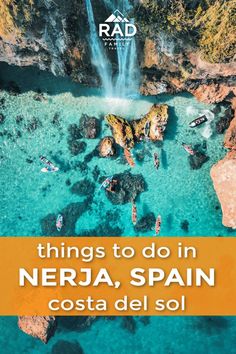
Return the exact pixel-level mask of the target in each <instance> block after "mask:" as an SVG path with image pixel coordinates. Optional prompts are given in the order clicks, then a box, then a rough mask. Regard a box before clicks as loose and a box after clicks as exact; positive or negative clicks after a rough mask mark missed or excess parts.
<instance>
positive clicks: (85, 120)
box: [79, 114, 100, 139]
mask: <svg viewBox="0 0 236 354" xmlns="http://www.w3.org/2000/svg"><path fill="white" fill-rule="evenodd" d="M79 129H80V132H81V134H82V136H83V137H84V138H86V139H95V138H97V136H98V135H99V134H100V121H99V120H98V119H97V118H95V117H89V116H87V115H86V114H83V115H82V116H81V118H80V122H79Z"/></svg>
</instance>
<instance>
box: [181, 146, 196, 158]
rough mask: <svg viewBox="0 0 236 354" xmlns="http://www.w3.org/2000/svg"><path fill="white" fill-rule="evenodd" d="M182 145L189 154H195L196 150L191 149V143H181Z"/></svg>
mask: <svg viewBox="0 0 236 354" xmlns="http://www.w3.org/2000/svg"><path fill="white" fill-rule="evenodd" d="M182 146H183V148H184V150H185V151H187V152H188V153H189V154H190V155H195V154H196V151H194V150H193V148H192V146H191V145H188V144H185V143H182Z"/></svg>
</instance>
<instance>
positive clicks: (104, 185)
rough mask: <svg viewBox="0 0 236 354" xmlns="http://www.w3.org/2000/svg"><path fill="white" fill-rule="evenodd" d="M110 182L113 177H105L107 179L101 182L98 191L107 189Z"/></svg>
mask: <svg viewBox="0 0 236 354" xmlns="http://www.w3.org/2000/svg"><path fill="white" fill-rule="evenodd" d="M112 180H113V176H111V177H107V178H106V179H105V181H103V182H102V184H101V186H100V189H101V188H104V189H106V188H107V187H109V184H110V183H111V182H112Z"/></svg>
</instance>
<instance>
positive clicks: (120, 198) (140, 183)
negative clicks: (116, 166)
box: [101, 172, 146, 204]
mask: <svg viewBox="0 0 236 354" xmlns="http://www.w3.org/2000/svg"><path fill="white" fill-rule="evenodd" d="M103 180H104V178H101V182H102V181H103ZM114 180H117V184H116V186H115V188H114V193H111V192H108V191H106V195H107V198H108V199H109V200H110V201H111V202H112V203H113V204H126V203H130V202H132V201H134V200H135V199H136V198H137V197H138V195H139V194H140V193H142V192H144V191H145V188H146V184H145V180H144V178H143V176H142V175H141V174H139V175H133V174H131V173H129V172H124V173H120V174H117V175H114Z"/></svg>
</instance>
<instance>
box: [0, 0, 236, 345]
mask: <svg viewBox="0 0 236 354" xmlns="http://www.w3.org/2000/svg"><path fill="white" fill-rule="evenodd" d="M190 3H191V2H187V1H186V2H184V1H183V0H181V1H168V0H167V1H160V4H158V2H156V1H154V0H153V1H151V0H136V1H134V4H135V6H134V9H133V16H134V18H135V21H136V23H137V26H138V30H139V33H140V34H139V35H138V42H139V57H138V61H139V64H140V67H141V79H140V93H141V94H142V95H152V96H156V95H159V94H162V93H170V94H175V93H179V92H189V93H191V94H192V95H194V96H195V97H196V99H197V100H199V101H201V102H205V103H209V104H210V103H216V104H217V103H222V102H226V103H228V104H230V105H231V107H232V110H233V112H234V118H233V119H232V120H231V122H230V125H229V127H228V129H227V131H226V134H225V140H224V147H225V148H226V149H228V152H227V154H226V157H225V158H224V159H223V160H221V161H219V162H218V163H217V164H216V165H214V166H213V167H212V169H211V177H212V180H213V183H214V188H215V190H216V193H217V196H218V198H219V201H220V203H221V207H222V212H223V224H224V225H225V226H226V227H230V228H233V229H236V195H235V191H236V177H235V176H236V62H235V55H236V53H235V39H232V37H233V36H232V33H233V34H234V37H235V28H234V29H233V21H232V17H231V16H232V11H233V3H234V1H232V0H231V1H229V2H228V7H225V6H224V1H215V2H213V3H212V5H211V4H210V5H206V3H205V2H203V1H202V2H201V1H200V2H197V3H198V6H197V5H196V6H194V5H191V4H190ZM209 3H211V2H209ZM0 6H1V7H0V8H1V11H2V14H3V15H2V16H1V18H2V19H1V21H0V61H1V62H6V63H8V64H10V65H17V66H22V67H24V66H36V67H38V68H39V69H40V70H45V71H50V72H52V73H53V74H54V75H56V76H68V77H70V78H71V79H72V80H74V81H76V82H79V83H82V84H85V85H89V86H94V87H98V86H99V85H100V81H99V77H98V75H97V74H96V71H95V69H94V67H93V65H92V63H91V55H90V49H89V43H88V38H87V33H88V31H89V29H88V22H87V15H86V8H85V4H84V2H83V1H82V0H79V1H75V0H68V1H66V2H65V1H63V0H55V1H50V2H49V1H45V2H41V1H40V0H34V1H31V0H26V1H22V0H20V1H18V2H17V5H14V6H9V3H8V2H7V1H5V0H3V2H2V5H0ZM160 6H161V7H160ZM96 7H97V9H99V7H100V8H101V10H100V12H101V15H100V16H99V19H100V18H101V21H103V20H104V18H103V17H104V14H106V13H107V11H106V9H105V8H104V4H103V3H102V2H101V1H97V5H96ZM159 14H160V16H159ZM190 14H191V16H190ZM219 16H220V18H224V19H225V23H224V26H223V27H224V28H223V29H222V28H218V26H220V23H221V22H220V21H219ZM145 18H146V19H148V21H147V20H145ZM159 18H160V20H157V19H159ZM48 19H49V20H48ZM155 21H156V22H155ZM231 22H232V26H231ZM208 23H209V24H210V25H209V26H208ZM163 24H164V25H165V26H164V28H163ZM165 28H166V29H168V30H165ZM211 28H212V29H214V31H213V32H211ZM194 29H195V31H194ZM195 32H198V33H199V35H198V36H196V35H195ZM215 33H218V35H219V39H218V40H217V39H216V38H215ZM196 37H197V38H196ZM184 38H185V40H184ZM222 46H225V50H224V48H223V50H222ZM212 47H213V49H214V50H213V49H212ZM113 66H114V68H116V63H115V61H114V62H113ZM12 89H13V91H14V90H15V89H16V88H12ZM38 99H39V96H38ZM167 119H168V107H167V106H166V105H154V106H153V107H152V109H151V111H150V112H149V113H147V114H146V115H145V116H144V117H142V118H140V119H138V120H137V119H136V120H133V121H127V120H126V119H125V118H123V117H118V116H115V115H112V114H111V115H108V116H107V117H106V121H107V123H108V124H109V126H110V127H111V129H112V133H113V137H104V138H103V139H102V141H101V143H100V146H99V148H98V151H99V154H100V156H101V157H104V158H107V157H112V156H114V155H115V154H116V149H117V146H116V144H117V145H119V146H120V147H121V148H123V149H127V150H131V149H132V148H133V147H134V144H135V143H137V142H139V141H141V140H142V139H144V138H145V134H147V135H148V138H149V139H150V140H151V141H161V140H162V139H163V134H164V130H165V126H166V124H167ZM0 121H1V122H3V121H4V117H3V116H2V117H1V118H0ZM36 125H37V122H32V124H31V125H30V126H29V127H28V130H29V131H32V130H33V129H35V126H36ZM147 127H148V132H145V130H147V129H146V128H147ZM98 131H99V127H98V122H97V120H96V118H93V117H92V118H90V119H89V118H88V117H84V118H83V121H82V122H81V125H80V126H79V127H77V126H72V127H70V131H69V133H70V138H69V139H68V146H69V149H70V151H71V154H72V156H76V155H77V154H78V153H79V152H81V151H84V150H85V149H86V145H85V144H82V143H81V142H79V141H78V140H79V139H80V138H81V136H84V137H85V138H89V139H90V138H91V139H93V138H95V136H97V134H98ZM88 158H89V157H88ZM136 178H137V177H136ZM79 187H80V193H81V188H82V187H81V186H78V185H77V186H73V187H72V191H74V193H78V190H79V189H78V188H79ZM122 188H123V189H125V188H126V189H128V188H129V186H122ZM123 189H120V190H121V191H123ZM144 189H145V186H144V182H143V183H142V188H141V189H140V190H139V191H138V192H139V193H141V192H142V191H143V190H144ZM133 194H135V193H134V192H133V193H131V195H130V196H129V197H128V199H127V200H126V199H125V198H123V199H122V195H121V193H120V194H119V195H118V197H117V196H116V198H115V196H114V195H112V194H109V197H110V198H111V201H112V202H113V203H114V204H119V203H125V202H130V201H131V200H132V198H133ZM135 196H136V194H135ZM89 203H90V200H89V199H88V200H86V201H85V202H84V204H89ZM84 204H82V203H79V204H78V205H75V204H73V205H69V206H68V207H67V208H66V209H65V210H64V211H63V212H64V213H70V215H71V214H72V215H73V220H72V221H71V225H69V226H70V227H69V229H68V235H73V234H74V232H75V231H74V230H75V222H76V220H77V214H78V212H79V213H80V214H81V213H82V210H84V207H85V205H84ZM54 219H55V215H48V216H47V217H46V218H45V219H43V220H42V228H43V230H44V233H45V235H50V234H52V232H54V233H55V231H56V230H51V229H50V225H51V224H52V220H54ZM153 222H154V217H153V215H152V214H151V215H149V216H148V222H147V220H140V222H139V223H138V224H137V225H136V229H137V230H145V228H146V225H147V224H149V223H151V224H153ZM18 324H19V327H20V328H21V329H22V330H23V331H24V332H26V333H27V334H30V335H32V336H34V337H37V338H39V339H41V340H42V341H43V342H44V343H47V341H48V340H49V339H50V337H51V336H52V335H53V334H54V332H55V329H56V321H55V318H54V317H37V316H34V317H25V316H23V317H20V318H19V322H18Z"/></svg>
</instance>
